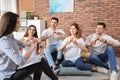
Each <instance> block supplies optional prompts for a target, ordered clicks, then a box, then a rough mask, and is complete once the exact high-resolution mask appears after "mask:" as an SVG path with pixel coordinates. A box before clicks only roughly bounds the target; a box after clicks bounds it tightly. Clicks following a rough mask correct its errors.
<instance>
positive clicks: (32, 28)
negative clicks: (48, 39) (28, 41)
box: [28, 27, 36, 36]
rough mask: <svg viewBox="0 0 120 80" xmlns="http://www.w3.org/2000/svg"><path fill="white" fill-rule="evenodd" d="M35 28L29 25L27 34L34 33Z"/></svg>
mask: <svg viewBox="0 0 120 80" xmlns="http://www.w3.org/2000/svg"><path fill="white" fill-rule="evenodd" d="M35 31H36V30H35V28H34V27H30V28H29V29H28V35H31V36H33V35H34V34H35Z"/></svg>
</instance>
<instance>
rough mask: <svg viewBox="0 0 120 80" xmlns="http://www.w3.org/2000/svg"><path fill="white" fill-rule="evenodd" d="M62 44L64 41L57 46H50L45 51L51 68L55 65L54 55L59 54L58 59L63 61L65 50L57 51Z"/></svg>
mask: <svg viewBox="0 0 120 80" xmlns="http://www.w3.org/2000/svg"><path fill="white" fill-rule="evenodd" d="M61 42H62V41H59V42H58V43H57V44H55V45H51V46H48V47H46V48H45V49H44V54H45V57H46V59H47V61H48V64H49V66H52V65H55V63H54V60H53V57H52V53H55V52H57V59H62V53H63V50H60V51H58V50H57V49H58V47H59V46H60V44H61Z"/></svg>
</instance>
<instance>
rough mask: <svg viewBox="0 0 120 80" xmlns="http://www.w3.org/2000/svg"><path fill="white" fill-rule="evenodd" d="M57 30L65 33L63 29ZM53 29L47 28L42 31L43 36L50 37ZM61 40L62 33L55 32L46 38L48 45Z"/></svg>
mask: <svg viewBox="0 0 120 80" xmlns="http://www.w3.org/2000/svg"><path fill="white" fill-rule="evenodd" d="M55 32H60V33H62V34H65V32H64V31H63V30H62V29H56V30H55ZM51 33H53V31H52V30H51V29H49V28H48V29H45V30H44V31H43V32H42V36H45V37H48V36H49V35H50V34H51ZM59 40H60V35H57V34H54V36H53V37H50V38H48V39H47V40H46V44H47V46H50V45H54V44H57V42H58V41H59Z"/></svg>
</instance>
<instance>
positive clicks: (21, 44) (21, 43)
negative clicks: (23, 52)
mask: <svg viewBox="0 0 120 80" xmlns="http://www.w3.org/2000/svg"><path fill="white" fill-rule="evenodd" d="M15 41H16V43H17V44H18V45H19V46H20V47H22V48H25V44H24V43H23V42H21V41H19V40H17V39H15Z"/></svg>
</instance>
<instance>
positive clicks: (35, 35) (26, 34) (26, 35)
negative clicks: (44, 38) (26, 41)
mask: <svg viewBox="0 0 120 80" xmlns="http://www.w3.org/2000/svg"><path fill="white" fill-rule="evenodd" d="M31 27H34V28H35V34H34V35H33V37H36V38H38V35H37V29H36V27H35V25H30V26H29V27H28V28H27V31H26V33H25V35H24V37H28V30H29V29H30V28H31Z"/></svg>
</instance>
